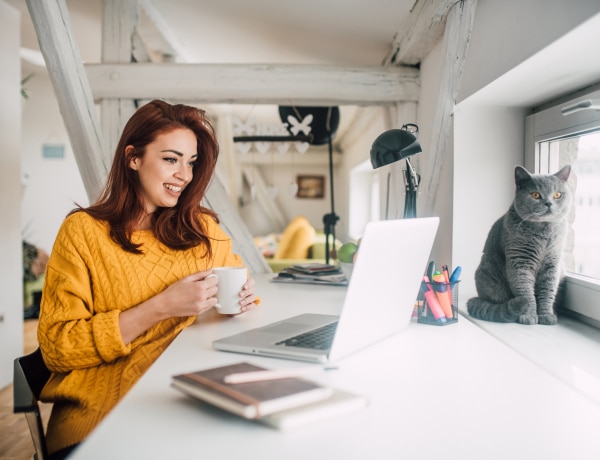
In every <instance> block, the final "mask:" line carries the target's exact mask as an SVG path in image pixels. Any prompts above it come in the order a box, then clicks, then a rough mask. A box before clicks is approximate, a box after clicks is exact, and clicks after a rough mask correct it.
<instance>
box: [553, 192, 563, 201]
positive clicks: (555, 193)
mask: <svg viewBox="0 0 600 460" xmlns="http://www.w3.org/2000/svg"><path fill="white" fill-rule="evenodd" d="M561 196H562V193H560V192H554V199H555V200H558V199H559V198H560V197H561Z"/></svg>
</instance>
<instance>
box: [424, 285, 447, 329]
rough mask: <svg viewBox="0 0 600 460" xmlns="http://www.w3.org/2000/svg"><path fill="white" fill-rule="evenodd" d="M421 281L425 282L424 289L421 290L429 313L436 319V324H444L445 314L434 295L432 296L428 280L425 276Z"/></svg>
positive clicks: (432, 292)
mask: <svg viewBox="0 0 600 460" xmlns="http://www.w3.org/2000/svg"><path fill="white" fill-rule="evenodd" d="M423 281H425V288H424V289H423V295H424V296H425V301H426V302H427V305H428V306H429V309H430V310H431V313H433V317H434V318H435V319H436V321H437V322H439V323H445V322H446V314H445V313H444V310H443V309H442V307H441V306H440V303H439V302H438V300H437V298H436V295H435V294H434V291H433V289H432V288H431V284H430V283H429V278H428V277H427V276H424V277H423Z"/></svg>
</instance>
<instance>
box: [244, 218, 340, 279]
mask: <svg viewBox="0 0 600 460" xmlns="http://www.w3.org/2000/svg"><path fill="white" fill-rule="evenodd" d="M254 242H255V244H256V245H257V247H258V248H259V250H260V251H261V252H262V254H263V256H264V257H265V260H266V261H267V263H268V264H269V266H270V267H271V270H273V271H274V272H280V271H281V270H283V269H284V268H286V267H290V266H292V265H296V264H304V263H312V262H315V263H317V262H318V263H325V261H326V258H325V234H324V233H323V232H322V231H317V230H315V228H314V227H313V226H312V224H311V223H310V221H309V220H308V219H307V218H306V217H304V216H296V217H294V218H293V219H292V220H291V221H290V223H289V224H288V225H287V227H286V228H285V230H284V231H283V232H282V233H280V234H276V233H272V234H270V235H265V236H262V237H255V238H254ZM329 244H330V248H329V250H330V251H331V250H332V249H333V247H331V246H332V245H333V241H332V238H331V237H330V243H329ZM341 245H342V243H341V242H340V241H339V240H337V239H336V240H335V248H336V249H339V247H340V246H341ZM329 263H336V261H335V260H332V259H331V258H330V260H329Z"/></svg>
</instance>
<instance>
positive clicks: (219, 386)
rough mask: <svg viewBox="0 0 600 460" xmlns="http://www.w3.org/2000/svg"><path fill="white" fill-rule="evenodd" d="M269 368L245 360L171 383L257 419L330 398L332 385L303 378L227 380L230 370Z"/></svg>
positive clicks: (192, 373) (178, 377)
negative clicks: (242, 381) (235, 382)
mask: <svg viewBox="0 0 600 460" xmlns="http://www.w3.org/2000/svg"><path fill="white" fill-rule="evenodd" d="M261 370H266V369H265V368H263V367H259V366H255V365H253V364H249V363H246V362H242V363H237V364H231V365H228V366H221V367H216V368H211V369H205V370H201V371H197V372H190V373H185V374H179V375H175V376H173V377H172V381H171V386H172V387H173V388H175V389H177V390H179V391H181V392H182V393H184V394H186V395H188V396H191V397H194V398H197V399H199V400H201V401H205V402H207V403H210V404H212V405H214V406H217V407H220V408H221V409H224V410H227V411H229V412H232V413H234V414H236V415H239V416H241V417H244V418H249V419H256V418H260V417H263V416H265V415H269V414H273V413H275V412H278V411H283V410H286V409H291V408H294V407H299V406H302V405H305V404H309V403H313V402H316V401H320V400H323V399H326V398H328V397H329V396H331V394H332V389H331V388H328V387H324V386H322V385H319V384H318V383H315V382H311V381H309V380H304V379H301V378H297V377H293V378H285V379H277V380H264V381H258V382H249V383H237V384H227V383H225V382H224V380H223V379H224V378H225V376H227V375H230V374H237V373H241V372H254V371H261Z"/></svg>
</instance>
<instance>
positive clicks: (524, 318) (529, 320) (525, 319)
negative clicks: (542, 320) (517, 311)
mask: <svg viewBox="0 0 600 460" xmlns="http://www.w3.org/2000/svg"><path fill="white" fill-rule="evenodd" d="M519 323H521V324H527V325H528V326H531V325H533V324H537V323H538V315H531V314H528V315H521V316H519Z"/></svg>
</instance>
